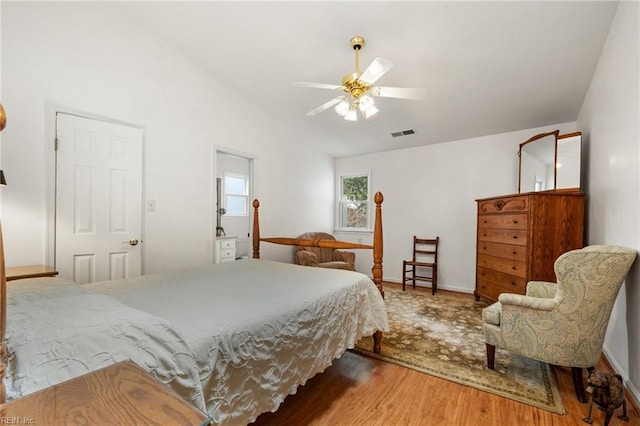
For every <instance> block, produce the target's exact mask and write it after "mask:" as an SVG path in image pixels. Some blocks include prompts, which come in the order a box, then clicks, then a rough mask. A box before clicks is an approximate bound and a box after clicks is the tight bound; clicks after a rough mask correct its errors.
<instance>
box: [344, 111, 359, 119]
mask: <svg viewBox="0 0 640 426" xmlns="http://www.w3.org/2000/svg"><path fill="white" fill-rule="evenodd" d="M344 119H345V120H347V121H358V113H357V112H356V110H355V108H350V109H349V112H348V113H347V114H346V115H345V116H344Z"/></svg>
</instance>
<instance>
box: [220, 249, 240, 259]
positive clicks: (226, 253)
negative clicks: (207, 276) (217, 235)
mask: <svg viewBox="0 0 640 426" xmlns="http://www.w3.org/2000/svg"><path fill="white" fill-rule="evenodd" d="M220 259H221V261H222V262H224V261H225V259H231V260H235V259H236V249H231V250H224V249H223V250H222V251H221V252H220Z"/></svg>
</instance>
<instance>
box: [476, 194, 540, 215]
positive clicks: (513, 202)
mask: <svg viewBox="0 0 640 426" xmlns="http://www.w3.org/2000/svg"><path fill="white" fill-rule="evenodd" d="M528 211H529V201H528V198H527V196H526V195H523V196H519V197H508V198H492V199H490V200H482V201H478V213H509V212H528Z"/></svg>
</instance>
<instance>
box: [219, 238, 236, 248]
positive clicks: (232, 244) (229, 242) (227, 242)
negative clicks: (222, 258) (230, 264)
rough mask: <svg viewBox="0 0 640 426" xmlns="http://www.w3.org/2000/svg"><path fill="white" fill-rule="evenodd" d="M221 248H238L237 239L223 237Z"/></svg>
mask: <svg viewBox="0 0 640 426" xmlns="http://www.w3.org/2000/svg"><path fill="white" fill-rule="evenodd" d="M220 248H221V249H222V250H225V249H235V248H236V240H235V239H222V240H220Z"/></svg>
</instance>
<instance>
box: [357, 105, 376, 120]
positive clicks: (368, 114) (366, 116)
mask: <svg viewBox="0 0 640 426" xmlns="http://www.w3.org/2000/svg"><path fill="white" fill-rule="evenodd" d="M360 111H362V108H360ZM377 113H378V108H376V107H375V106H374V105H372V106H371V107H370V108H369V109H367V110H366V111H362V115H364V119H365V120H368V119H369V118H371V117H373V116H374V115H376V114H377Z"/></svg>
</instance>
